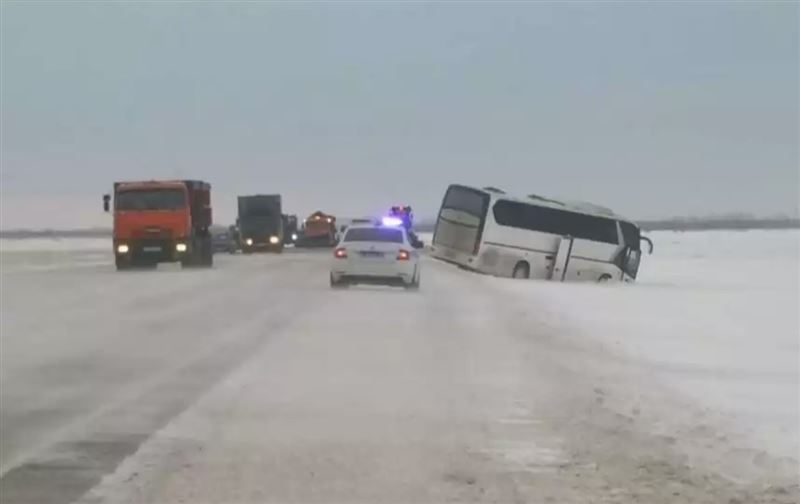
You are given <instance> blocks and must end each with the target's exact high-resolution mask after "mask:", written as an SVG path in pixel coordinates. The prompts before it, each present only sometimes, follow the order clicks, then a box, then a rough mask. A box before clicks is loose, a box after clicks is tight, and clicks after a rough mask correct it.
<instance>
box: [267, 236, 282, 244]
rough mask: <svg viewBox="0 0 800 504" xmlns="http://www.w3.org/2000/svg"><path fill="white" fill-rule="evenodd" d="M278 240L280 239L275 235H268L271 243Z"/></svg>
mask: <svg viewBox="0 0 800 504" xmlns="http://www.w3.org/2000/svg"><path fill="white" fill-rule="evenodd" d="M279 241H281V239H280V238H278V237H277V236H270V237H269V242H270V243H271V244H273V245H276V244H277V243H278V242H279Z"/></svg>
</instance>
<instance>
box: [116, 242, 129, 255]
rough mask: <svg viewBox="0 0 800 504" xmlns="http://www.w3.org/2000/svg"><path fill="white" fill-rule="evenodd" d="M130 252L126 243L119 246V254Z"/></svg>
mask: <svg viewBox="0 0 800 504" xmlns="http://www.w3.org/2000/svg"><path fill="white" fill-rule="evenodd" d="M129 251H130V247H128V246H127V245H125V244H124V243H120V244H119V245H117V253H118V254H127V253H128V252H129Z"/></svg>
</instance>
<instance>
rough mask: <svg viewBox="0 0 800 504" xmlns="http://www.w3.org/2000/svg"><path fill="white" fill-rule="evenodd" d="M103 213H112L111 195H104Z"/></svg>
mask: <svg viewBox="0 0 800 504" xmlns="http://www.w3.org/2000/svg"><path fill="white" fill-rule="evenodd" d="M103 211H104V212H110V211H111V195H110V194H104V195H103Z"/></svg>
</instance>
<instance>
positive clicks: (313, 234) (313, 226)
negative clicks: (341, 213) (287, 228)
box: [295, 211, 336, 247]
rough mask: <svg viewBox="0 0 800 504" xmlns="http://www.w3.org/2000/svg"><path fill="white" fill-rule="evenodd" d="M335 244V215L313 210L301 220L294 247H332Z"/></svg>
mask: <svg viewBox="0 0 800 504" xmlns="http://www.w3.org/2000/svg"><path fill="white" fill-rule="evenodd" d="M334 245H336V217H334V216H333V215H329V214H326V213H324V212H320V211H317V212H314V213H312V214H311V215H309V216H308V217H307V218H306V219H305V221H303V229H302V231H301V233H300V235H299V237H298V239H297V243H296V244H295V246H296V247H333V246H334Z"/></svg>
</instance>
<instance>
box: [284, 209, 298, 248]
mask: <svg viewBox="0 0 800 504" xmlns="http://www.w3.org/2000/svg"><path fill="white" fill-rule="evenodd" d="M299 237H300V230H299V229H298V228H297V216H296V215H283V244H284V245H292V244H294V243H295V242H296V241H297V239H298V238H299Z"/></svg>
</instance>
